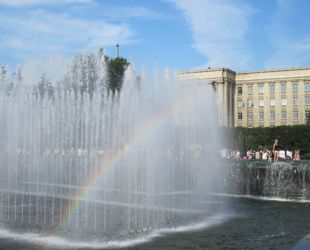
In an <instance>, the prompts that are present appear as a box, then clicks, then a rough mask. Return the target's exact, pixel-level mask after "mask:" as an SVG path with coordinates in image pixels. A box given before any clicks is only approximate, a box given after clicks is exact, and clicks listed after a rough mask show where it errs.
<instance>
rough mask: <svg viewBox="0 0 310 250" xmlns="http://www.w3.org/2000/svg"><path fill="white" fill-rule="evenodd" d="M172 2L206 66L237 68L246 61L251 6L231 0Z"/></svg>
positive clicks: (252, 11)
mask: <svg viewBox="0 0 310 250" xmlns="http://www.w3.org/2000/svg"><path fill="white" fill-rule="evenodd" d="M171 1H172V2H174V3H175V4H176V6H177V7H178V8H179V9H180V10H181V11H182V12H183V13H184V15H185V18H186V21H187V24H188V25H189V27H190V29H191V30H192V32H193V47H194V48H196V49H197V50H198V52H200V53H201V54H202V55H204V56H205V57H206V58H207V63H206V64H207V66H211V67H231V68H233V69H238V68H242V67H244V66H246V65H247V64H248V63H249V60H250V57H251V54H250V53H249V51H248V50H247V49H246V43H245V36H246V32H247V30H248V28H249V18H250V17H251V15H252V14H253V13H255V11H254V10H253V9H252V8H250V7H249V6H247V5H245V4H242V3H241V2H239V1H230V0H219V1H213V0H195V1H188V0H170V2H171ZM205 66H206V65H205Z"/></svg>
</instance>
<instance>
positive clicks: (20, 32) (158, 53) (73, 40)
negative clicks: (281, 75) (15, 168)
mask: <svg viewBox="0 0 310 250" xmlns="http://www.w3.org/2000/svg"><path fill="white" fill-rule="evenodd" d="M309 10H310V1H308V0H260V1H254V0H253V1H250V0H248V1H246V0H101V1H100V0H0V38H1V43H0V63H4V64H7V65H9V67H10V68H14V67H16V65H17V64H22V63H23V62H25V61H32V62H33V64H36V63H37V64H38V63H39V64H42V62H43V61H44V62H45V63H47V62H53V63H54V62H56V63H57V62H59V64H61V62H63V61H65V60H67V59H68V58H70V57H72V56H73V55H75V54H77V53H80V52H83V51H85V50H87V51H90V52H91V51H93V50H94V49H95V48H98V47H103V48H104V49H105V51H106V53H107V54H108V55H110V56H115V44H116V43H119V44H120V53H121V56H123V57H126V58H128V59H129V61H130V62H132V63H133V64H134V65H135V66H136V67H138V68H139V67H144V68H152V69H154V68H155V69H162V68H165V67H168V68H170V69H172V70H187V69H200V68H206V67H228V68H231V69H233V70H255V69H266V68H279V67H291V66H310V28H309V27H310V26H309V25H310V15H309ZM38 58H40V59H38Z"/></svg>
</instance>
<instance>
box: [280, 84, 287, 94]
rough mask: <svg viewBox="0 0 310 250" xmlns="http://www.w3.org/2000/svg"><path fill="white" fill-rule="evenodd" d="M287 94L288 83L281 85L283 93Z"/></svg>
mask: <svg viewBox="0 0 310 250" xmlns="http://www.w3.org/2000/svg"><path fill="white" fill-rule="evenodd" d="M285 92H286V83H281V93H285Z"/></svg>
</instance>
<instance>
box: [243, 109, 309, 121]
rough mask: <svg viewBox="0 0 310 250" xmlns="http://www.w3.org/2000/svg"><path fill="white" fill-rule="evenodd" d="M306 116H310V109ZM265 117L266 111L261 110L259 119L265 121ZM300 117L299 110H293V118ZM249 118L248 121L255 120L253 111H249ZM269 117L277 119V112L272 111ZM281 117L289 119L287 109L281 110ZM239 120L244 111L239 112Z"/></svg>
mask: <svg viewBox="0 0 310 250" xmlns="http://www.w3.org/2000/svg"><path fill="white" fill-rule="evenodd" d="M305 117H306V118H310V111H305ZM264 118H265V114H264V112H259V120H260V121H263V120H264ZM298 118H299V115H298V111H293V120H298ZM247 119H248V121H252V120H253V112H248V117H247ZM269 119H270V120H275V119H276V113H275V112H274V111H270V114H269ZM281 119H282V120H286V119H287V112H286V111H282V112H281ZM238 120H242V112H238Z"/></svg>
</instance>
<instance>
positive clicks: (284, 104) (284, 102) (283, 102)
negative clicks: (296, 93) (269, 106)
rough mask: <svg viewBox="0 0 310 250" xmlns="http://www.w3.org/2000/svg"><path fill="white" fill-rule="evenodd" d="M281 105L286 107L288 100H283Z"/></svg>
mask: <svg viewBox="0 0 310 250" xmlns="http://www.w3.org/2000/svg"><path fill="white" fill-rule="evenodd" d="M281 105H282V106H286V98H282V99H281Z"/></svg>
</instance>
